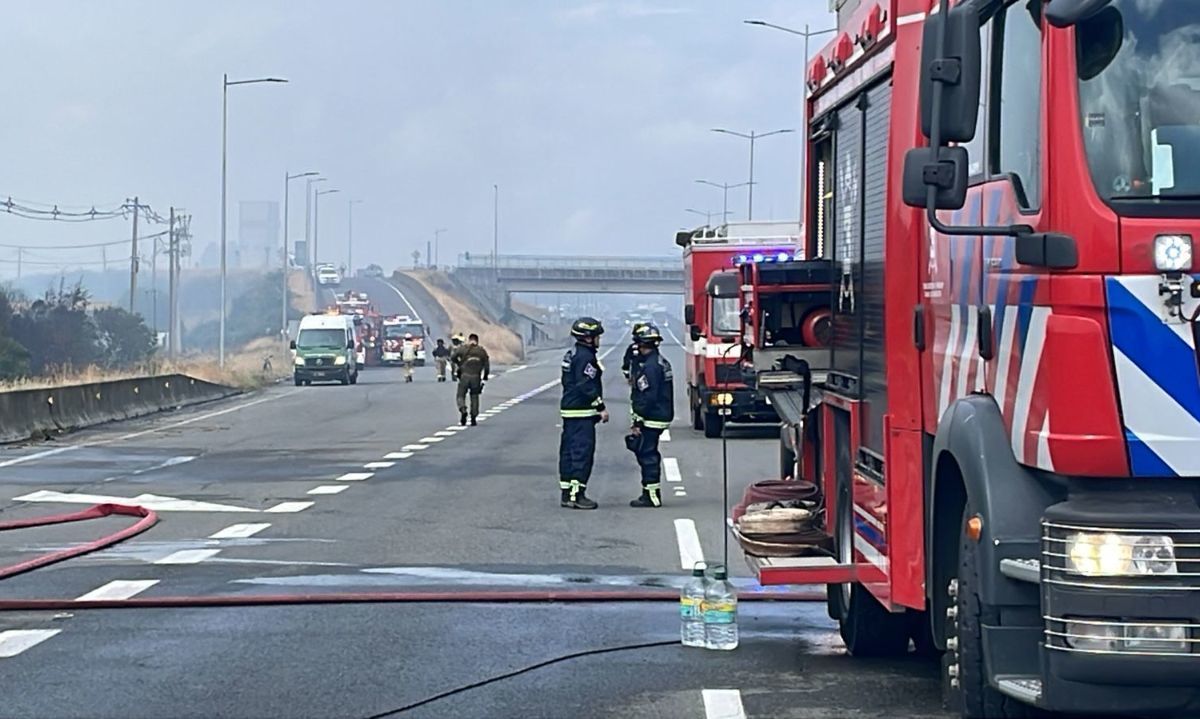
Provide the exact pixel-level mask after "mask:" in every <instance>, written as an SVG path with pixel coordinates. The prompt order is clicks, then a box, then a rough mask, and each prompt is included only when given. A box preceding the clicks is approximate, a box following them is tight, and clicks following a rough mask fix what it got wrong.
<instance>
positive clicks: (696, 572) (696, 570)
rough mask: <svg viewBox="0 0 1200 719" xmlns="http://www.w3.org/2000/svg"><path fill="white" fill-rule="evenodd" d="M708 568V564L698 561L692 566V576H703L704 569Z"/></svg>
mask: <svg viewBox="0 0 1200 719" xmlns="http://www.w3.org/2000/svg"><path fill="white" fill-rule="evenodd" d="M707 568H708V566H707V565H706V564H705V563H704V562H696V563H695V564H694V565H693V566H692V576H693V577H703V576H704V570H705V569H707Z"/></svg>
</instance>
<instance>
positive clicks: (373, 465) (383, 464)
mask: <svg viewBox="0 0 1200 719" xmlns="http://www.w3.org/2000/svg"><path fill="white" fill-rule="evenodd" d="M395 466H396V463H395V462H367V463H366V464H364V465H363V469H387V468H389V467H395Z"/></svg>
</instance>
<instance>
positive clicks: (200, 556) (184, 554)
mask: <svg viewBox="0 0 1200 719" xmlns="http://www.w3.org/2000/svg"><path fill="white" fill-rule="evenodd" d="M220 551H221V550H219V549H181V550H179V551H178V552H172V553H171V554H168V555H167V556H165V557H163V558H161V559H156V560H155V561H154V563H155V564H199V563H200V562H203V561H204V560H205V559H209V558H211V557H215V556H216V555H217V553H219V552H220Z"/></svg>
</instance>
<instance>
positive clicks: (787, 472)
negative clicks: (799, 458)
mask: <svg viewBox="0 0 1200 719" xmlns="http://www.w3.org/2000/svg"><path fill="white" fill-rule="evenodd" d="M790 431H791V429H790V428H789V427H788V426H786V425H785V426H784V427H783V428H781V429H780V430H779V433H780V437H779V478H780V479H787V478H788V477H791V478H792V479H796V453H795V452H793V451H792V450H791V448H790V447H788V445H787V444H786V443H785V442H784V441H783V437H784V436H786V435H787V433H788V432H790Z"/></svg>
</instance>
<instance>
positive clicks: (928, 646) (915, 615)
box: [908, 605, 942, 659]
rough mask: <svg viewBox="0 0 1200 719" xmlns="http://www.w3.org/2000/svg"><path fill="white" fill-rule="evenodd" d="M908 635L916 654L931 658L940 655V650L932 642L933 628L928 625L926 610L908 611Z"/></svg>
mask: <svg viewBox="0 0 1200 719" xmlns="http://www.w3.org/2000/svg"><path fill="white" fill-rule="evenodd" d="M926 606H928V605H926ZM908 636H909V638H910V639H912V643H913V651H914V652H915V653H916V655H917V656H919V657H925V658H927V659H933V658H935V657H940V656H941V655H942V651H941V650H940V649H938V648H937V645H936V644H934V643H933V628H932V627H931V626H930V622H929V612H928V611H924V612H918V611H910V612H908Z"/></svg>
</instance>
